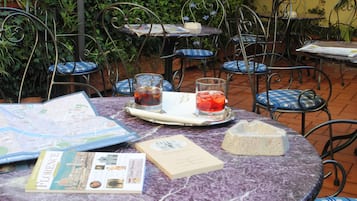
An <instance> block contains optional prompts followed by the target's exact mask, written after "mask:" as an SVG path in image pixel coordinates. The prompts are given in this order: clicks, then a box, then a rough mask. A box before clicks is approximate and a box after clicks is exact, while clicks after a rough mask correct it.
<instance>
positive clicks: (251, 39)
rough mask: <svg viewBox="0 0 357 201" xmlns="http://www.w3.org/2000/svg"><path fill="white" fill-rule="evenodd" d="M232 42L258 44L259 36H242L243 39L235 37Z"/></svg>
mask: <svg viewBox="0 0 357 201" xmlns="http://www.w3.org/2000/svg"><path fill="white" fill-rule="evenodd" d="M232 40H233V41H234V42H235V43H239V41H240V40H242V41H243V43H244V44H251V43H256V41H257V36H254V35H242V36H241V37H239V36H234V37H233V39H232Z"/></svg>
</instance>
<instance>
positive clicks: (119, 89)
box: [113, 78, 174, 95]
mask: <svg viewBox="0 0 357 201" xmlns="http://www.w3.org/2000/svg"><path fill="white" fill-rule="evenodd" d="M129 82H130V83H131V86H132V84H133V79H132V78H130V79H125V80H121V81H119V82H117V83H116V84H115V87H114V88H113V90H114V91H115V92H116V93H118V94H123V95H131V93H130V86H129ZM163 90H164V91H174V87H173V86H172V84H171V83H170V82H169V81H167V80H164V82H163Z"/></svg>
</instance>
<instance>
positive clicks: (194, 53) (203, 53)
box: [176, 49, 214, 58]
mask: <svg viewBox="0 0 357 201" xmlns="http://www.w3.org/2000/svg"><path fill="white" fill-rule="evenodd" d="M176 54H177V55H179V56H184V57H192V58H206V57H213V56H214V53H213V52H212V51H210V50H204V49H179V50H177V51H176Z"/></svg>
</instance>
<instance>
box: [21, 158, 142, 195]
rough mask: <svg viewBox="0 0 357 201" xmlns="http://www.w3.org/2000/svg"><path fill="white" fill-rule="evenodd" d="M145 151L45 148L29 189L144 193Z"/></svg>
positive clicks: (61, 191) (28, 190)
mask: <svg viewBox="0 0 357 201" xmlns="http://www.w3.org/2000/svg"><path fill="white" fill-rule="evenodd" d="M144 174H145V154H142V153H111V152H108V153H105V152H61V151H43V152H41V155H40V156H39V158H38V160H37V162H36V165H35V167H34V169H33V171H32V174H31V176H30V178H29V180H28V182H27V184H26V187H25V190H26V192H49V193H50V192H53V193H55V192H56V193H58V192H60V193H141V192H142V189H143V184H144Z"/></svg>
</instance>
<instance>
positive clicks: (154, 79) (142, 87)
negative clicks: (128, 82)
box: [133, 73, 164, 112]
mask: <svg viewBox="0 0 357 201" xmlns="http://www.w3.org/2000/svg"><path fill="white" fill-rule="evenodd" d="M163 80H164V78H163V77H162V75H160V74H155V73H140V74H137V75H135V76H134V82H133V86H134V100H135V105H136V108H138V109H143V110H146V111H152V112H160V111H161V107H162V86H163Z"/></svg>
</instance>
